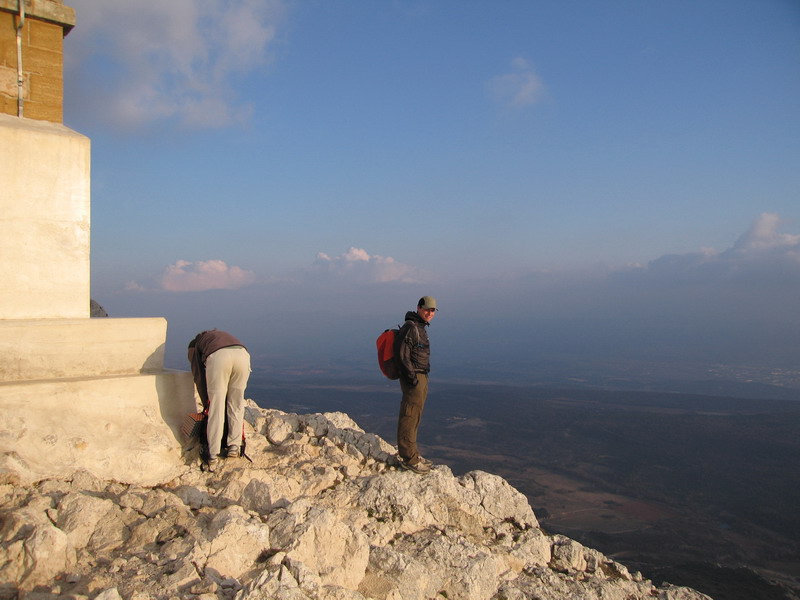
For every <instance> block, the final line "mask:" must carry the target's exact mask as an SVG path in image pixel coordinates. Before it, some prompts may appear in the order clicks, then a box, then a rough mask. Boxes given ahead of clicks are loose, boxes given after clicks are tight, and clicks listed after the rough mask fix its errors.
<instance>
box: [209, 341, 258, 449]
mask: <svg viewBox="0 0 800 600" xmlns="http://www.w3.org/2000/svg"><path fill="white" fill-rule="evenodd" d="M249 378H250V354H249V353H248V352H247V350H245V349H244V348H242V347H241V346H232V347H229V348H220V349H219V350H217V351H216V352H214V353H213V354H211V355H210V356H209V357H208V358H207V359H206V384H207V385H208V401H209V407H208V425H207V426H206V435H207V436H208V449H209V451H210V452H211V456H212V457H214V456H216V455H217V453H218V452H219V451H220V448H221V446H222V429H223V427H224V426H225V417H226V416H227V418H228V437H227V439H226V440H225V446H226V447H227V446H239V445H241V443H242V427H243V425H244V390H245V388H246V387H247V380H248V379H249Z"/></svg>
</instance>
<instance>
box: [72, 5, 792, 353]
mask: <svg viewBox="0 0 800 600" xmlns="http://www.w3.org/2000/svg"><path fill="white" fill-rule="evenodd" d="M67 3H68V4H69V5H70V6H73V7H74V8H75V9H76V12H77V26H76V27H75V29H74V30H73V31H72V32H71V33H70V34H69V36H68V37H67V38H66V39H65V44H64V49H65V54H66V58H65V63H66V64H65V81H66V84H65V117H64V121H65V124H66V125H67V126H69V127H71V128H73V129H75V130H77V131H79V132H81V133H83V134H85V135H87V136H88V137H90V138H91V140H92V295H93V297H94V298H95V299H97V300H98V301H99V302H100V303H101V304H102V305H103V306H104V307H106V309H107V310H108V312H109V313H110V314H111V315H112V316H118V317H127V316H165V317H167V318H168V320H169V322H170V342H169V346H168V349H169V352H170V356H172V357H177V358H176V359H175V360H176V361H177V360H179V359H180V360H182V356H181V353H182V348H183V347H184V346H185V342H186V338H187V336H189V335H191V334H192V333H193V332H196V331H199V330H201V329H205V328H210V327H220V328H223V329H229V330H231V331H233V332H234V333H237V334H240V337H242V338H244V339H246V341H247V342H248V343H249V345H251V346H258V348H259V350H258V351H257V352H255V353H256V354H259V353H260V354H259V355H260V356H262V357H263V359H264V360H269V359H270V357H276V356H278V355H281V354H287V355H288V354H296V355H298V356H303V355H311V354H315V355H316V354H323V355H326V356H328V357H330V358H331V359H332V360H334V361H335V360H336V358H337V357H338V356H339V355H341V354H345V355H347V356H348V357H352V356H357V357H362V356H363V357H365V358H364V360H366V357H369V359H370V360H373V357H372V347H373V343H374V337H375V336H376V335H377V331H380V330H382V329H383V328H384V327H388V326H391V325H394V324H395V323H396V321H397V320H398V319H400V318H401V317H402V314H403V313H404V312H405V310H407V309H409V308H412V307H413V304H414V303H415V301H416V299H417V298H418V297H419V296H421V295H423V294H433V295H436V296H437V298H439V302H440V304H441V306H442V311H441V312H440V315H439V316H438V318H437V320H436V321H435V323H434V325H433V331H432V337H434V340H435V341H436V344H437V346H436V348H440V349H441V350H440V351H441V353H442V354H443V355H447V356H449V357H450V358H451V359H453V360H455V359H456V358H457V357H458V358H459V359H460V358H461V357H463V356H466V355H470V354H472V355H476V354H481V353H485V354H486V356H487V360H488V359H490V358H491V359H492V360H495V359H496V360H500V361H502V360H503V357H504V356H506V355H509V356H510V355H514V356H518V355H519V352H520V350H519V348H526V347H531V346H532V345H535V346H536V347H537V352H538V353H542V354H544V355H546V354H547V353H548V352H552V353H554V354H555V353H564V354H571V353H573V354H574V355H575V356H585V355H590V354H593V355H596V356H600V355H603V356H610V355H612V354H614V355H620V356H628V357H642V356H646V357H647V358H648V359H652V360H663V361H675V360H698V361H699V360H708V361H740V362H741V363H743V364H744V363H747V364H754V363H759V364H763V365H769V364H773V363H774V364H778V363H780V364H782V365H784V366H785V365H791V364H797V361H798V360H799V359H800V349H798V344H797V339H798V334H800V316H798V311H797V306H798V300H799V299H800V193H799V191H800V175H798V173H800V168H799V167H800V160H798V159H800V61H799V60H798V57H800V4H798V3H797V2H795V1H793V0H753V1H738V0H724V1H723V0H720V1H694V0H693V1H679V0H676V1H663V2H654V1H648V0H638V1H618V2H617V1H608V2H601V1H591V2H589V1H570V0H565V1H559V2H556V1H548V2H544V1H542V2H532V1H511V0H509V1H492V2H490V1H488V0H486V1H466V2H463V1H462V2H456V1H427V0H419V1H391V0H387V1H385V2H376V1H374V0H370V1H367V0H363V1H340V2H323V1H303V2H300V1H297V2H294V1H287V2H281V1H277V0H276V1H268V0H261V1H258V0H243V1H238V2H224V1H221V0H202V1H201V0H171V1H170V2H161V1H155V0H145V1H142V2H137V3H131V2H123V1H121V0H115V1H112V0H102V1H101V0H71V1H70V2H67ZM531 340H535V342H534V343H533V344H532V343H531ZM362 344H363V346H362ZM343 349H344V350H343ZM523 352H524V351H523Z"/></svg>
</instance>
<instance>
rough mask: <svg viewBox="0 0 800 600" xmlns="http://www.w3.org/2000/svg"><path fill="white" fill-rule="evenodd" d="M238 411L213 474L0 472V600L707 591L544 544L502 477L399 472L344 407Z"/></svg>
mask: <svg viewBox="0 0 800 600" xmlns="http://www.w3.org/2000/svg"><path fill="white" fill-rule="evenodd" d="M246 420H247V423H248V425H247V433H248V443H247V453H248V456H250V458H251V459H252V462H250V461H248V460H246V459H244V458H239V459H227V460H224V461H222V464H221V466H220V468H219V469H217V470H216V471H215V472H214V473H207V472H203V471H201V470H200V469H199V468H198V463H197V454H196V453H197V449H189V450H187V451H186V453H185V454H184V460H185V461H186V464H185V465H183V467H184V468H177V469H174V470H171V472H173V473H178V475H177V476H175V477H174V478H172V479H170V480H168V481H161V482H160V483H159V484H157V485H153V486H150V487H148V486H143V485H135V484H129V483H121V482H115V481H103V480H101V479H98V478H97V477H95V476H94V475H92V474H91V473H88V472H86V471H78V472H75V473H74V474H73V475H72V477H71V478H70V479H46V480H42V481H38V482H36V483H34V484H26V483H25V482H23V481H20V480H14V479H13V478H10V479H9V478H7V479H5V480H3V479H2V477H1V476H0V582H3V583H0V598H13V597H18V596H25V597H28V598H31V599H34V598H37V597H40V598H50V597H72V598H87V599H89V598H92V599H95V598H99V599H101V600H117V599H122V600H171V599H173V598H185V597H191V598H196V599H198V600H213V599H220V600H234V599H235V600H275V599H278V600H323V599H324V600H428V599H437V600H444V599H446V598H447V599H450V600H453V599H458V600H523V599H528V598H538V599H540V600H556V599H557V600H570V599H575V600H577V599H581V600H592V599H598V600H599V599H601V598H602V599H604V600H623V599H624V600H645V599H647V600H653V599H654V598H658V599H659V600H703V599H706V597H705V596H703V595H702V594H699V593H698V592H696V591H694V590H690V589H688V588H680V587H675V586H669V585H666V586H663V587H661V588H656V587H655V586H653V584H652V583H651V582H649V581H647V580H645V579H643V578H641V577H640V576H638V575H636V576H634V575H631V574H630V573H629V572H628V570H627V569H626V568H625V567H624V566H623V565H621V564H619V563H616V562H614V561H613V560H611V559H609V558H608V557H605V556H603V555H602V554H601V553H600V552H597V551H596V550H593V549H591V548H586V547H584V546H582V545H581V544H579V543H578V542H576V541H574V540H571V539H569V538H566V537H564V536H559V535H556V536H548V535H547V534H545V533H544V532H543V531H542V530H541V529H539V526H538V522H537V520H536V517H535V515H534V513H533V511H532V510H531V508H530V505H529V504H528V502H527V500H526V499H525V497H524V496H523V495H522V494H521V493H519V492H518V491H517V490H515V489H514V488H513V487H512V486H510V485H509V484H508V483H507V482H506V481H505V480H503V479H501V478H500V477H497V476H495V475H491V474H489V473H484V472H481V471H474V472H471V473H467V474H465V475H462V476H460V477H455V476H454V475H453V473H452V472H451V471H450V469H449V468H447V467H446V466H437V467H435V468H434V469H433V470H432V471H431V473H429V474H428V475H425V476H420V475H416V474H414V473H410V472H407V471H402V470H399V469H398V468H397V466H396V461H395V460H394V458H393V456H394V454H395V450H394V448H392V446H391V445H389V444H388V443H387V442H385V441H384V440H382V439H380V438H379V437H378V436H376V435H374V434H370V433H366V432H364V431H363V430H361V429H360V428H359V427H358V425H357V424H356V423H354V422H353V421H352V419H350V418H349V417H348V416H347V415H345V414H343V413H326V414H313V415H293V414H287V413H283V412H281V411H277V410H265V409H260V408H258V407H257V406H255V405H254V404H253V403H250V404H249V406H248V407H247V410H246ZM2 433H3V432H0V434H2ZM120 451H121V452H125V451H126V449H121V450H120ZM179 466H180V465H179ZM0 475H2V469H1V468H0ZM26 594H27V595H26Z"/></svg>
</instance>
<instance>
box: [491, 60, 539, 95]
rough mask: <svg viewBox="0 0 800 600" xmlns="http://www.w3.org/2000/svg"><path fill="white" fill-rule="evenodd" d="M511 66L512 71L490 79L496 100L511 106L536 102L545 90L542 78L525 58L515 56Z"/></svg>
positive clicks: (492, 92) (492, 93)
mask: <svg viewBox="0 0 800 600" xmlns="http://www.w3.org/2000/svg"><path fill="white" fill-rule="evenodd" d="M511 66H512V71H511V72H510V73H505V74H503V75H498V76H497V77H495V78H493V79H491V80H490V81H489V83H488V85H487V87H488V90H489V93H490V94H491V95H492V97H493V98H494V99H495V101H497V102H499V103H501V104H503V105H505V106H510V107H511V108H522V107H525V106H530V105H531V104H534V103H535V102H537V101H538V100H539V99H540V98H541V97H542V94H543V92H544V84H543V83H542V80H541V79H540V78H539V76H538V75H537V74H536V72H535V71H534V69H533V67H532V66H531V65H530V63H528V61H527V60H525V59H524V58H520V57H517V58H515V59H514V60H513V61H512V63H511Z"/></svg>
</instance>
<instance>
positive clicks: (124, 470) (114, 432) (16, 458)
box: [0, 371, 196, 485]
mask: <svg viewBox="0 0 800 600" xmlns="http://www.w3.org/2000/svg"><path fill="white" fill-rule="evenodd" d="M195 406H196V405H195V400H194V383H193V381H192V376H191V373H189V372H186V371H163V372H161V373H157V374H145V375H128V376H119V377H96V378H79V379H64V380H60V381H31V382H6V383H0V414H2V415H3V419H2V421H3V423H2V427H0V482H8V483H31V482H34V481H38V480H41V479H45V478H49V477H63V478H68V477H70V476H71V475H72V474H73V473H74V472H75V471H77V470H80V469H85V470H87V471H89V472H91V473H93V474H94V475H95V476H96V477H99V478H101V479H109V480H115V481H120V482H124V483H133V484H138V485H155V484H158V483H163V482H166V481H169V480H170V479H172V478H174V477H176V476H177V475H179V474H180V473H181V472H182V471H183V470H184V469H186V468H187V467H186V466H185V465H184V463H183V461H182V460H181V446H182V440H181V434H180V430H179V427H180V423H181V420H182V418H183V416H184V414H186V413H188V412H192V411H194V410H195Z"/></svg>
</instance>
